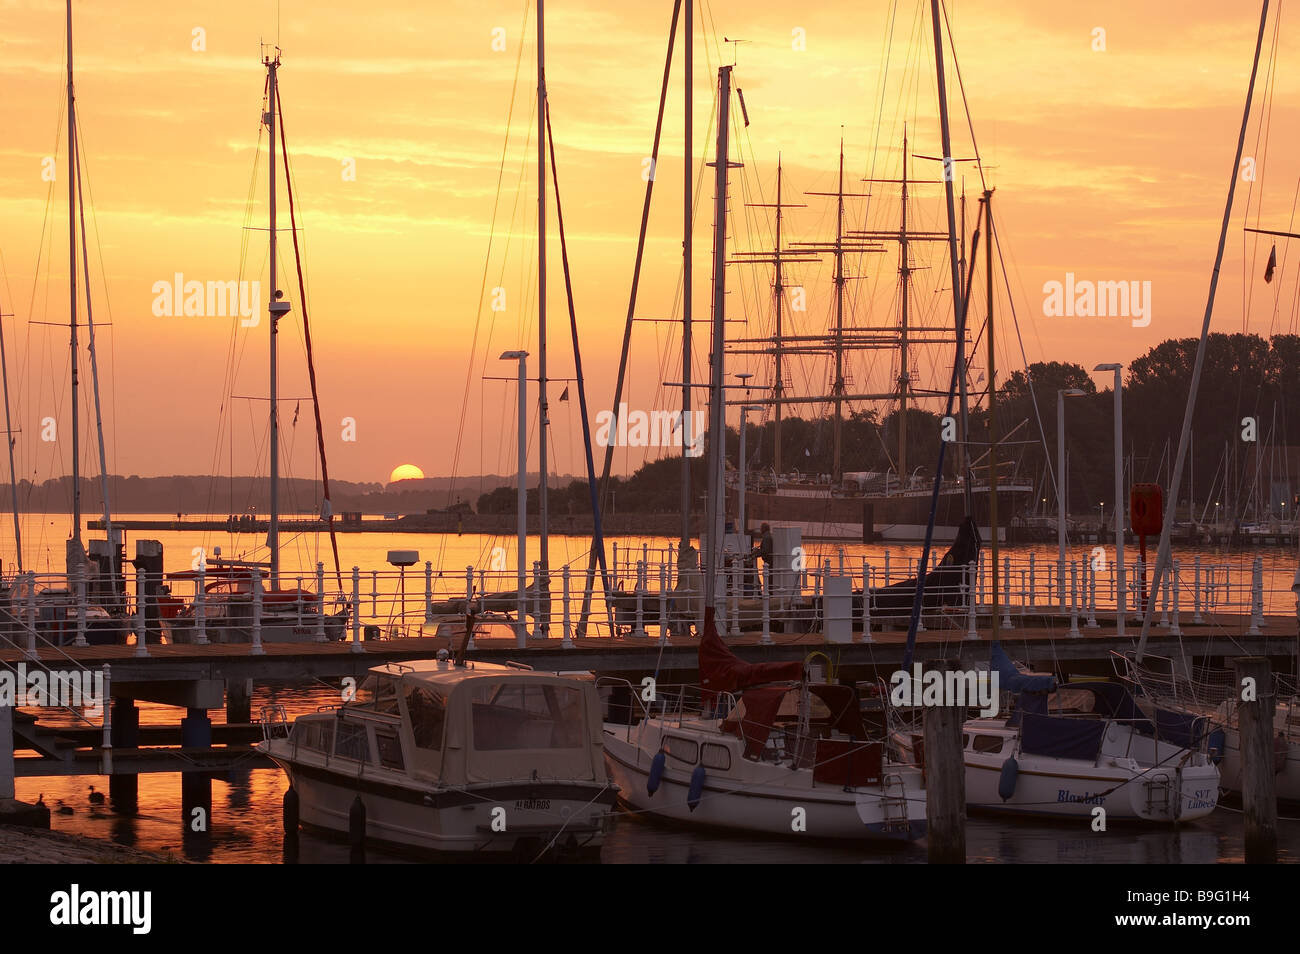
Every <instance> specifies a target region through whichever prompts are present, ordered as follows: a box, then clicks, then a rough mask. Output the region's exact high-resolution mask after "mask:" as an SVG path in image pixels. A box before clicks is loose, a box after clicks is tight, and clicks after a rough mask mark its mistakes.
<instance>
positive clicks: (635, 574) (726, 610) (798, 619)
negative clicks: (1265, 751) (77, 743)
mask: <svg viewBox="0 0 1300 954" xmlns="http://www.w3.org/2000/svg"><path fill="white" fill-rule="evenodd" d="M611 553H612V554H613V553H614V549H613V547H611ZM936 558H937V557H936ZM724 559H725V563H724V565H723V566H722V568H721V572H720V573H719V574H718V591H717V599H716V600H715V604H716V607H717V625H718V629H719V631H720V632H721V633H723V634H728V635H734V634H738V633H741V632H752V633H755V634H760V635H761V638H762V640H763V641H764V642H769V641H771V638H772V633H773V632H791V631H798V632H823V633H826V634H827V635H828V638H831V639H835V638H837V637H832V636H831V635H830V634H831V632H832V631H835V632H839V633H841V634H843V633H848V634H849V636H850V638H854V639H860V638H864V635H865V638H870V633H871V632H872V631H874V630H880V629H883V628H895V629H897V628H905V627H906V626H907V625H908V624H909V622H910V618H911V613H912V602H913V597H914V593H915V590H914V588H913V587H911V586H909V585H906V581H909V580H912V579H914V578H915V576H916V573H917V562H918V561H917V558H916V557H915V556H913V555H910V554H908V553H905V552H898V553H895V552H892V551H891V550H890V549H888V548H886V549H884V550H883V552H879V553H877V554H876V555H874V556H872V557H871V558H862V557H850V556H848V555H847V554H846V552H845V550H844V549H843V548H838V549H831V548H828V551H823V552H820V553H818V554H817V555H816V556H810V555H803V554H802V553H801V554H800V555H799V559H798V560H795V561H792V562H790V563H788V564H787V565H786V566H783V567H781V568H780V569H776V568H769V567H765V566H763V565H762V564H761V562H759V564H758V565H757V566H756V565H755V563H756V562H757V561H754V560H753V559H752V558H751V557H750V555H749V554H747V553H746V554H741V553H731V552H728V553H725V554H724ZM585 562H586V561H585V558H582V559H580V560H579V561H577V562H575V564H573V565H570V566H560V567H553V568H552V570H551V573H550V575H549V577H548V578H546V579H543V578H542V576H541V574H540V572H539V568H537V567H535V568H534V572H533V574H531V575H530V576H529V578H528V580H527V589H526V590H525V593H524V594H523V600H522V604H523V607H524V612H523V616H524V618H523V620H522V621H521V620H520V619H519V606H520V604H521V600H520V594H519V593H518V589H517V588H518V583H517V575H516V571H515V570H513V569H505V568H499V563H498V564H497V568H494V567H491V566H473V565H469V566H465V567H460V568H454V569H443V570H435V568H434V567H433V565H432V563H428V562H426V563H425V564H424V565H423V566H415V567H412V568H409V569H408V570H406V571H405V572H401V571H398V570H395V569H393V568H389V567H386V568H384V569H382V570H363V569H362V568H360V567H353V568H351V570H350V571H345V573H344V574H343V587H342V588H341V589H340V588H338V587H337V585H336V583H335V581H334V580H333V579H332V578H331V577H332V574H327V573H326V572H325V570H324V567H323V565H322V564H319V563H318V564H316V566H315V567H314V572H308V573H304V574H301V575H297V574H295V575H285V576H283V577H282V583H283V589H282V590H281V591H280V592H278V593H269V592H267V591H266V590H265V589H264V585H263V583H262V581H261V577H260V576H258V575H257V574H255V573H250V574H249V575H248V576H247V577H246V578H244V579H243V582H242V584H240V583H238V582H237V581H235V582H232V581H231V580H229V579H226V583H227V584H228V585H229V587H230V588H231V589H230V590H229V591H222V590H220V589H210V588H209V587H213V586H216V585H218V583H219V581H217V577H216V574H215V571H214V570H209V571H208V573H207V574H206V575H205V574H204V573H200V574H197V575H195V576H192V577H168V578H166V579H165V581H164V582H165V583H166V584H167V585H168V586H169V587H170V588H171V589H170V590H168V591H165V592H160V593H159V594H158V595H156V596H149V597H148V598H146V599H144V600H140V599H139V598H138V596H137V595H135V594H138V593H139V592H140V586H139V582H140V581H139V580H138V579H137V580H136V581H135V583H136V587H135V593H134V594H133V593H131V592H128V593H123V594H118V595H117V597H116V604H115V605H114V606H111V607H108V608H107V609H106V608H105V607H104V606H102V605H98V604H97V603H96V602H95V600H93V599H91V598H89V597H87V595H86V587H85V585H84V582H83V581H79V580H76V579H72V580H71V581H70V580H69V577H68V576H67V575H66V574H49V573H47V574H33V573H28V574H24V575H23V576H22V577H20V578H18V579H16V580H14V581H12V583H11V586H10V587H9V590H8V602H7V607H6V608H7V609H8V611H9V614H10V618H9V622H8V623H6V625H5V628H3V629H0V645H3V644H4V643H5V642H8V643H9V644H10V645H12V646H15V647H17V648H19V649H22V650H25V651H26V652H27V653H28V655H30V656H34V655H35V654H36V650H37V647H38V645H39V646H43V647H44V646H72V645H85V644H86V642H87V638H88V637H90V638H91V640H92V641H93V640H94V638H95V637H96V636H97V635H101V636H102V634H104V633H107V634H109V635H108V637H105V638H104V641H116V642H123V641H127V639H128V637H133V636H134V634H136V633H138V632H139V631H140V630H141V629H142V628H145V627H146V626H147V627H148V628H149V629H151V630H153V631H155V632H161V633H162V634H163V635H164V636H166V637H167V641H168V642H184V643H193V644H197V645H201V644H204V643H211V642H236V643H247V644H250V645H251V646H252V647H253V649H252V651H253V652H254V653H257V652H261V651H264V649H265V644H266V643H270V642H282V641H286V640H289V641H295V642H326V641H332V640H345V639H350V640H351V641H352V643H353V646H354V648H355V650H356V651H358V652H360V651H363V650H364V640H365V639H374V638H379V639H388V638H403V637H405V638H410V637H420V636H432V635H438V634H440V633H441V634H443V635H447V634H453V635H454V634H456V633H461V632H463V627H464V619H465V614H466V609H467V604H468V605H470V606H472V607H473V609H474V611H475V614H476V618H477V620H478V626H479V627H487V628H488V629H489V630H491V629H492V627H494V626H501V627H507V626H508V627H511V628H512V629H515V630H517V629H519V628H520V627H519V624H520V622H522V624H523V625H522V629H523V630H525V631H526V633H527V635H528V636H530V637H534V638H536V637H539V636H542V635H547V636H552V637H556V638H560V639H562V640H563V641H564V642H563V645H565V646H566V647H567V646H572V645H575V643H574V640H575V638H576V637H577V636H579V635H586V636H606V637H607V636H610V635H614V636H618V637H623V638H630V639H649V640H665V639H667V638H668V636H670V635H680V634H683V633H686V632H687V631H688V630H693V631H694V632H696V633H697V634H698V631H699V622H700V620H701V619H702V617H703V602H704V601H703V574H702V572H701V571H700V570H698V569H693V568H690V567H689V565H688V566H687V567H686V568H680V567H679V566H678V565H677V553H676V548H675V547H673V546H668V547H661V548H651V547H649V546H639V547H634V548H628V547H621V548H619V549H618V550H617V552H616V555H615V556H614V559H612V560H611V562H610V582H611V586H612V587H613V589H612V590H611V592H610V594H609V595H608V597H607V596H606V594H605V593H604V586H603V583H602V580H601V577H600V574H599V573H597V574H595V575H594V576H593V577H589V576H588V575H587V573H586V572H585ZM998 562H999V565H998V577H999V579H998V587H999V593H998V599H997V604H998V612H999V618H998V623H999V626H1000V627H1001V628H1002V629H1006V630H1014V629H1016V628H1020V627H1024V626H1034V625H1042V624H1043V623H1044V622H1045V621H1052V622H1054V623H1055V624H1056V625H1062V626H1067V627H1068V628H1066V630H1065V632H1066V634H1067V635H1068V636H1070V637H1073V636H1076V635H1082V634H1083V633H1085V632H1089V631H1095V630H1098V629H1100V628H1103V627H1104V628H1106V629H1110V628H1111V627H1113V626H1114V625H1115V607H1116V583H1117V579H1118V576H1119V574H1118V573H1117V572H1116V569H1117V568H1116V567H1115V565H1114V564H1113V563H1107V562H1105V561H1103V560H1100V559H1096V560H1094V559H1093V558H1092V556H1091V554H1090V553H1089V552H1085V554H1078V553H1076V554H1072V555H1071V556H1070V557H1069V558H1068V559H1067V560H1066V565H1065V566H1064V567H1062V566H1061V565H1060V563H1059V561H1058V560H1057V559H1055V558H1053V557H1051V556H1048V557H1046V558H1045V557H1044V556H1043V554H1041V553H1037V552H1033V551H1031V552H1028V553H1025V552H1023V551H1022V552H1019V553H1017V554H1015V555H1001V556H1000V557H999V561H998ZM1283 569H1287V572H1285V573H1284V572H1282V570H1283ZM930 572H931V574H935V573H938V574H939V578H938V579H936V578H935V577H933V576H932V577H931V580H930V583H928V584H927V586H926V590H925V605H924V607H923V611H922V614H921V618H920V626H919V628H920V629H921V630H923V631H925V630H936V629H937V630H948V631H952V632H953V633H960V634H962V635H964V636H965V637H967V638H976V637H978V635H979V630H980V628H981V627H982V626H987V624H988V619H989V614H990V611H991V609H992V605H993V602H994V601H993V593H992V578H993V573H992V567H991V565H990V554H989V553H988V552H987V551H985V552H983V553H981V554H980V558H979V559H978V561H976V562H975V563H973V564H971V565H968V566H966V567H937V566H934V565H933V564H932V565H931V567H930ZM1292 573H1293V570H1290V569H1288V568H1286V567H1272V568H1269V572H1267V573H1266V571H1265V566H1264V562H1263V557H1262V556H1253V557H1252V558H1251V559H1249V560H1248V561H1238V562H1229V561H1211V560H1209V559H1206V558H1204V557H1202V556H1199V555H1197V556H1194V557H1193V558H1192V559H1190V560H1187V559H1180V560H1176V561H1174V563H1173V565H1172V567H1171V570H1170V572H1169V573H1168V574H1167V576H1166V579H1165V581H1164V583H1163V585H1162V587H1161V591H1160V593H1159V594H1158V595H1157V602H1156V617H1157V621H1158V622H1157V625H1158V627H1159V628H1160V630H1161V631H1162V632H1166V633H1168V634H1171V635H1177V634H1179V633H1181V632H1182V628H1183V627H1186V626H1193V625H1202V624H1211V623H1213V622H1214V621H1215V619H1216V617H1222V616H1225V615H1231V616H1236V617H1239V618H1241V619H1242V620H1244V621H1245V622H1246V625H1247V626H1248V627H1249V632H1251V633H1252V634H1254V633H1263V632H1266V631H1267V630H1268V628H1269V627H1270V626H1273V627H1275V628H1276V626H1277V623H1276V620H1275V619H1274V620H1270V619H1269V617H1276V616H1279V615H1284V616H1288V617H1292V616H1293V614H1294V613H1295V602H1296V595H1295V594H1294V593H1293V592H1292V591H1291V588H1290V579H1291V575H1292ZM1144 576H1145V577H1146V579H1147V583H1146V586H1148V587H1149V586H1151V585H1152V582H1151V579H1150V578H1151V576H1152V574H1151V572H1150V570H1149V569H1147V568H1145V567H1144V566H1143V565H1142V562H1141V561H1140V560H1132V561H1126V566H1125V580H1126V583H1125V604H1126V606H1127V619H1128V620H1129V624H1130V626H1136V625H1137V624H1138V622H1139V620H1140V613H1141V609H1140V605H1139V604H1140V595H1141V593H1142V592H1143V583H1142V580H1143V577H1144ZM254 581H256V585H254ZM846 581H847V582H846ZM152 582H155V583H157V582H158V581H152ZM899 584H903V585H899ZM864 588H865V590H866V591H867V592H868V593H870V599H864V598H863V591H864ZM146 589H148V588H147V587H146ZM584 605H586V606H588V607H590V611H589V614H588V616H587V617H586V618H585V620H584V618H583V616H582V609H583V606H584ZM142 619H143V620H144V623H143V624H142ZM477 632H480V630H479V629H478V628H477V627H476V633H477ZM114 634H119V635H120V637H121V638H120V639H119V638H114ZM502 634H504V630H503V633H502ZM363 637H364V638H363ZM134 642H135V645H136V655H140V656H147V655H148V654H149V642H148V641H143V640H139V639H134ZM155 642H156V640H155Z"/></svg>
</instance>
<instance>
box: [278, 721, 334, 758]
mask: <svg viewBox="0 0 1300 954" xmlns="http://www.w3.org/2000/svg"><path fill="white" fill-rule="evenodd" d="M289 741H290V742H292V743H293V744H294V745H296V746H298V747H299V748H304V749H312V750H313V751H316V752H328V751H329V750H330V748H331V747H332V746H333V745H334V723H333V722H331V721H328V720H326V719H299V720H298V721H296V722H295V723H294V724H293V731H292V732H290V734H289Z"/></svg>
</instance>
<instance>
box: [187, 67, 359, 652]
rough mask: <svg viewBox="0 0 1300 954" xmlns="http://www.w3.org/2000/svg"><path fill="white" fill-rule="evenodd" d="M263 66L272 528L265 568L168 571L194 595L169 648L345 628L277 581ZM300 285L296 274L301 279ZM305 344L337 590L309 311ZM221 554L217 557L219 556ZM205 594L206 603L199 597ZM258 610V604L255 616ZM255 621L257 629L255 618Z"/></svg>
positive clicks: (277, 299)
mask: <svg viewBox="0 0 1300 954" xmlns="http://www.w3.org/2000/svg"><path fill="white" fill-rule="evenodd" d="M262 65H263V66H264V67H265V68H266V71H267V86H266V89H267V99H266V111H265V112H264V113H263V114H262V122H263V124H264V125H265V126H266V128H267V130H268V131H269V134H270V135H269V149H270V162H269V163H268V165H269V177H270V187H269V193H268V196H269V198H268V203H269V225H268V241H269V242H270V257H269V263H270V264H269V267H270V288H271V295H270V297H269V300H268V303H267V311H268V313H269V317H270V323H269V325H270V420H269V424H270V472H271V474H270V492H271V512H270V527H269V531H268V533H267V540H266V545H267V549H268V550H269V551H270V559H269V562H266V563H259V562H255V561H241V560H221V559H219V558H218V559H217V560H216V561H215V562H213V563H211V564H206V558H205V566H204V567H203V568H202V569H199V570H186V571H181V572H176V573H169V574H168V575H167V578H168V580H170V581H172V582H173V583H181V584H188V585H191V586H193V588H194V596H193V597H192V598H191V599H190V600H189V601H188V602H186V601H184V600H182V601H180V605H179V606H178V607H177V612H174V613H173V614H172V615H171V616H170V617H169V618H168V619H167V620H166V621H165V623H166V626H167V632H168V634H169V637H170V638H171V640H172V641H173V642H178V643H187V642H195V641H198V634H199V633H200V631H202V632H203V634H204V636H205V637H206V638H208V639H209V640H210V641H212V642H232V643H245V642H251V641H252V640H253V636H254V632H255V630H256V631H257V632H258V635H259V638H260V639H261V640H263V641H265V642H308V641H312V640H320V639H322V638H323V639H326V640H339V639H342V638H343V636H344V634H345V632H346V628H347V623H348V618H349V612H350V608H349V607H348V606H347V605H344V606H343V607H342V608H341V609H336V610H335V611H334V612H333V613H327V612H326V610H325V607H324V605H323V601H322V599H321V598H320V595H318V594H313V593H311V592H310V591H308V590H306V589H305V588H302V587H301V586H298V587H285V586H282V584H281V575H280V494H279V485H280V446H279V445H280V418H279V408H278V398H279V392H278V362H279V351H278V334H279V321H280V319H281V318H283V317H284V316H285V315H287V314H288V313H289V310H290V305H289V302H288V301H287V300H286V299H285V298H284V293H283V291H282V290H281V289H280V287H279V283H278V281H277V270H278V266H279V259H278V257H277V244H278V231H277V212H276V196H277V192H276V167H275V163H276V133H277V130H276V114H277V110H278V109H279V108H280V97H279V87H278V85H277V75H278V70H279V68H280V50H279V48H278V47H277V48H275V49H274V50H273V51H272V52H269V53H267V54H265V55H264V56H263V58H262ZM279 136H280V144H281V145H282V146H284V128H283V124H281V125H280V129H279ZM285 152H286V155H285V156H284V169H285V178H286V184H287V187H288V192H289V209H290V215H291V217H292V216H293V209H294V206H293V191H292V183H291V182H289V180H288V176H289V164H288V156H287V147H286V149H285ZM293 236H294V252H295V254H298V242H297V227H296V222H295V223H294V229H293ZM299 278H300V280H301V271H300V273H299ZM300 287H301V285H300ZM303 327H304V339H305V343H306V347H307V361H308V367H309V370H311V375H310V377H311V385H312V403H313V405H314V407H315V412H316V425H317V426H316V432H317V441H318V447H319V450H320V456H321V465H322V478H323V481H324V508H323V516H324V517H325V518H326V519H327V520H328V522H329V524H330V542H331V546H332V547H333V550H334V564H335V573H336V576H338V585H339V589H340V590H342V588H343V583H342V578H341V571H340V568H339V562H338V544H337V541H336V540H335V538H334V527H333V512H332V508H331V506H330V499H329V470H328V467H327V466H326V464H325V451H324V440H323V437H322V436H321V433H322V432H321V427H320V402H319V401H318V400H317V399H316V375H315V371H314V369H312V368H311V361H312V357H311V332H310V328H309V326H308V324H307V318H306V308H305V303H304V308H303ZM218 552H219V551H218ZM200 590H202V593H203V599H202V600H201V601H200V600H199V598H198V596H199V592H200ZM257 604H260V612H259V611H258V608H257ZM255 616H256V617H257V620H256V623H255V619H254V617H255Z"/></svg>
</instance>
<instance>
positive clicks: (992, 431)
mask: <svg viewBox="0 0 1300 954" xmlns="http://www.w3.org/2000/svg"><path fill="white" fill-rule="evenodd" d="M982 201H983V203H984V233H985V236H986V238H985V246H984V268H985V271H984V284H985V286H986V288H985V292H986V293H987V295H988V301H987V308H988V327H987V328H986V329H985V334H986V335H987V336H988V339H989V340H988V348H989V534H990V537H989V556H990V559H991V561H992V567H991V569H992V571H993V580H992V583H993V611H992V613H991V614H990V620H991V626H992V632H993V636H992V638H993V639H997V638H998V402H997V394H998V375H997V364H996V363H995V361H994V358H995V351H994V347H993V190H992V189H985V190H984V198H983V200H982ZM967 459H969V457H968V458H967Z"/></svg>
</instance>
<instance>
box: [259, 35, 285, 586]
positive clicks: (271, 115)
mask: <svg viewBox="0 0 1300 954" xmlns="http://www.w3.org/2000/svg"><path fill="white" fill-rule="evenodd" d="M262 63H263V65H264V66H266V72H267V80H268V84H269V85H268V91H269V97H270V98H269V99H268V101H267V104H266V128H267V129H268V130H269V131H270V135H271V142H270V149H271V153H270V156H271V162H270V166H271V168H270V176H271V180H270V213H269V220H270V229H269V232H270V241H271V295H270V300H269V301H268V303H267V311H268V312H269V313H270V323H271V328H270V335H271V342H270V344H271V348H270V352H271V385H270V387H271V400H270V403H271V410H270V427H271V519H270V525H269V527H268V528H267V534H266V546H267V549H269V550H270V551H271V589H273V590H276V589H279V588H280V414H279V406H278V402H279V355H278V350H279V339H278V333H279V329H278V327H277V325H278V322H279V319H280V316H281V315H283V314H285V313H286V312H287V311H288V310H289V303H288V302H281V301H280V286H279V283H278V282H277V280H276V267H277V265H278V258H277V251H276V247H277V245H278V244H279V243H278V236H277V233H276V230H275V228H276V226H275V101H276V92H275V89H276V71H277V70H278V69H279V67H280V50H279V48H278V47H276V48H275V55H274V56H269V55H268V56H265V57H263V59H262Z"/></svg>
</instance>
